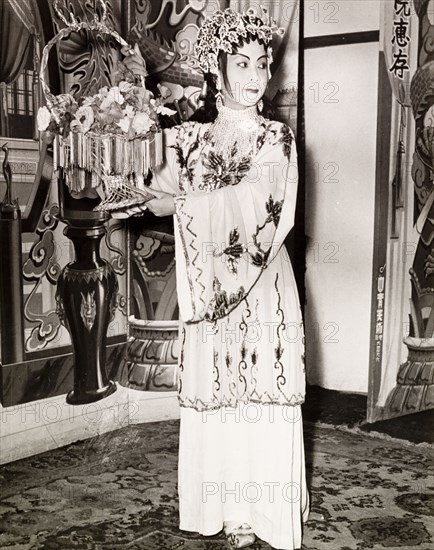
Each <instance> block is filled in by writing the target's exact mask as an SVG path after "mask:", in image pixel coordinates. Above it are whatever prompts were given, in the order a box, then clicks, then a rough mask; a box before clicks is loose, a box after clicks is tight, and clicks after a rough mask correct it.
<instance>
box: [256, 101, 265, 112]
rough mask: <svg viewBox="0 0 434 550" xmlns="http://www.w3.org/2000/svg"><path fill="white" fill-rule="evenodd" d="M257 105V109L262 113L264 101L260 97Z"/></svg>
mask: <svg viewBox="0 0 434 550" xmlns="http://www.w3.org/2000/svg"><path fill="white" fill-rule="evenodd" d="M257 105H258V111H259V112H260V113H262V111H263V109H264V102H263V101H262V99H260V100H259V101H258V104H257Z"/></svg>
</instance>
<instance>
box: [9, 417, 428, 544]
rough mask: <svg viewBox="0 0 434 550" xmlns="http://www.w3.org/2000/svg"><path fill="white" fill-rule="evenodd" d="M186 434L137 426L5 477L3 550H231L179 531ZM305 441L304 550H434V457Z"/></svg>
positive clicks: (375, 444) (313, 430)
mask: <svg viewBox="0 0 434 550" xmlns="http://www.w3.org/2000/svg"><path fill="white" fill-rule="evenodd" d="M178 430H179V423H178V421H167V422H158V423H152V424H142V425H137V426H129V427H125V428H123V429H121V430H117V431H116V432H111V433H108V434H105V435H102V436H99V437H96V438H93V439H90V440H86V441H82V442H80V443H75V444H73V445H69V446H67V447H63V448H61V449H57V450H54V451H49V452H47V453H44V454H40V455H37V456H35V457H32V458H28V459H24V460H20V461H17V462H14V463H11V464H6V465H4V466H2V467H0V482H1V501H0V548H2V549H3V550H30V549H32V550H102V549H104V550H115V549H121V548H127V549H131V550H190V549H191V550H205V549H208V550H224V549H227V548H228V547H227V544H226V542H225V540H224V538H223V536H222V535H221V534H220V535H217V536H214V537H201V536H199V535H195V534H189V533H186V532H183V531H180V530H179V529H178V517H177V513H178V509H177V492H176V477H177V473H176V466H177V448H178ZM305 441H306V455H307V466H308V484H309V487H310V491H311V500H312V508H311V515H310V519H309V521H308V523H307V524H306V526H305V533H304V539H303V549H304V550H362V549H363V550H364V549H367V548H372V549H374V550H382V549H387V550H403V549H405V550H408V549H417V550H429V549H431V548H432V547H433V524H432V516H433V512H434V486H433V478H432V455H433V453H432V447H431V446H429V445H427V444H420V445H415V444H410V443H405V442H403V441H400V440H392V439H390V438H384V437H379V436H378V437H377V435H376V434H365V433H363V432H361V431H360V430H359V429H357V428H356V429H345V428H339V427H336V426H331V425H324V424H318V423H315V424H313V423H310V422H306V423H305ZM251 548H252V549H253V550H269V549H270V546H269V545H267V544H265V543H264V542H262V541H258V542H257V543H255V545H254V546H252V547H251Z"/></svg>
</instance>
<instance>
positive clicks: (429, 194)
mask: <svg viewBox="0 0 434 550" xmlns="http://www.w3.org/2000/svg"><path fill="white" fill-rule="evenodd" d="M414 6H415V9H416V12H417V15H418V17H419V51H418V69H417V71H416V73H415V74H414V76H413V79H412V81H411V89H410V95H411V104H412V108H413V115H414V118H415V122H416V144H415V153H414V157H413V158H414V164H413V169H412V176H413V181H414V191H415V196H416V205H417V213H416V216H417V220H416V228H417V231H418V233H419V235H420V238H419V241H418V243H417V249H416V255H415V259H414V262H413V266H412V268H411V270H410V277H411V284H412V294H411V303H410V307H411V314H410V334H409V336H408V337H407V338H405V340H404V342H405V344H406V345H407V347H408V350H409V351H408V358H407V361H405V362H404V363H403V364H402V365H401V366H400V368H399V372H398V376H397V385H396V387H395V388H394V389H393V390H392V391H391V393H390V395H389V397H388V400H387V404H386V406H387V408H388V410H389V412H390V415H392V416H393V415H394V414H398V413H400V412H401V413H402V412H404V413H411V412H416V411H420V410H425V409H429V408H432V407H434V222H433V219H434V147H433V143H434V142H433V136H434V47H433V40H432V36H433V33H434V16H433V14H432V10H431V13H430V12H429V8H428V6H429V1H428V0H415V1H414Z"/></svg>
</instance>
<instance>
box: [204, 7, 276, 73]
mask: <svg viewBox="0 0 434 550" xmlns="http://www.w3.org/2000/svg"><path fill="white" fill-rule="evenodd" d="M260 10H261V13H258V12H257V10H256V9H255V8H249V9H248V10H247V11H246V12H244V13H237V12H236V11H234V10H232V9H231V8H227V9H226V10H224V11H217V12H216V13H215V14H213V15H212V16H211V17H207V18H206V19H205V21H204V23H203V24H202V26H201V28H200V30H199V35H198V38H197V44H196V57H197V59H198V62H199V66H200V68H201V69H202V70H203V72H204V73H213V74H215V75H218V74H219V70H218V56H219V53H220V52H226V53H228V54H232V53H234V48H235V47H236V46H238V44H239V40H240V38H247V35H248V34H251V35H253V36H256V37H257V38H258V39H259V40H262V41H263V42H264V44H265V46H267V48H268V47H269V45H270V42H271V39H272V38H273V34H278V35H279V36H283V34H284V32H285V29H283V28H281V27H278V26H277V24H276V21H274V19H272V18H271V17H270V15H269V13H268V10H267V9H266V8H264V7H262V6H261V7H260Z"/></svg>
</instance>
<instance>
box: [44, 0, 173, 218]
mask: <svg viewBox="0 0 434 550" xmlns="http://www.w3.org/2000/svg"><path fill="white" fill-rule="evenodd" d="M100 3H101V5H102V7H103V16H102V18H101V20H99V19H97V18H96V16H95V18H94V20H93V21H92V22H87V21H84V22H80V21H77V20H76V19H75V18H74V16H73V15H72V14H71V15H70V17H71V20H70V21H67V20H66V19H65V18H64V17H63V14H61V13H60V12H59V11H58V10H57V2H55V4H54V7H55V9H56V11H57V13H58V15H59V17H60V18H61V19H62V20H63V21H64V23H65V24H66V25H67V26H66V27H65V28H63V29H61V30H60V31H59V32H58V34H57V35H56V36H55V37H54V38H53V39H52V40H50V41H49V42H48V43H47V45H46V46H45V48H44V51H43V55H42V61H41V69H40V81H41V85H42V90H43V92H44V96H45V99H46V107H41V108H40V109H39V112H38V128H39V130H40V131H41V132H42V139H43V140H44V141H47V142H51V141H52V142H53V148H54V167H55V168H57V167H62V168H63V171H64V174H65V180H66V185H67V186H68V188H69V190H70V192H71V194H72V195H73V196H74V197H75V198H80V197H83V196H98V195H99V196H101V198H102V199H103V200H102V202H101V203H100V204H99V205H98V206H97V207H96V209H98V210H115V209H121V208H125V207H128V206H131V205H133V204H138V203H142V202H143V201H144V200H147V199H150V198H153V197H152V195H150V194H148V193H146V191H145V186H144V184H143V181H144V180H145V178H146V176H147V174H148V172H149V170H150V169H152V168H155V167H157V166H158V165H160V164H161V163H162V162H163V140H162V132H161V128H160V125H159V120H158V114H159V113H166V114H171V113H172V111H169V110H168V109H166V108H165V107H164V106H163V104H164V101H165V100H164V98H163V99H154V96H153V94H152V93H151V92H149V91H148V90H147V89H146V86H145V82H144V78H143V77H142V79H141V84H140V85H137V84H136V83H135V82H129V81H128V80H121V81H120V82H119V83H118V84H117V85H116V86H112V87H111V88H108V87H104V88H101V89H100V90H99V91H98V93H96V94H94V95H92V96H87V97H81V98H78V99H76V98H75V97H74V96H73V95H72V94H61V95H58V96H55V95H53V94H52V93H51V91H50V89H49V87H48V85H47V83H46V80H45V72H46V67H47V63H48V56H49V53H50V50H51V48H52V47H53V46H54V45H55V44H56V43H57V42H59V41H60V40H62V38H64V37H66V36H68V35H69V34H70V33H71V32H79V31H81V30H82V29H85V30H89V31H94V32H98V33H101V34H103V35H110V36H112V37H113V38H115V39H116V41H117V42H118V43H119V44H120V45H121V46H128V47H129V45H128V43H127V42H126V41H125V40H124V39H123V38H122V37H121V36H120V35H119V34H118V33H117V32H116V31H114V30H112V29H110V28H108V27H107V26H106V24H105V16H106V7H105V4H104V2H103V0H100Z"/></svg>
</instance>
